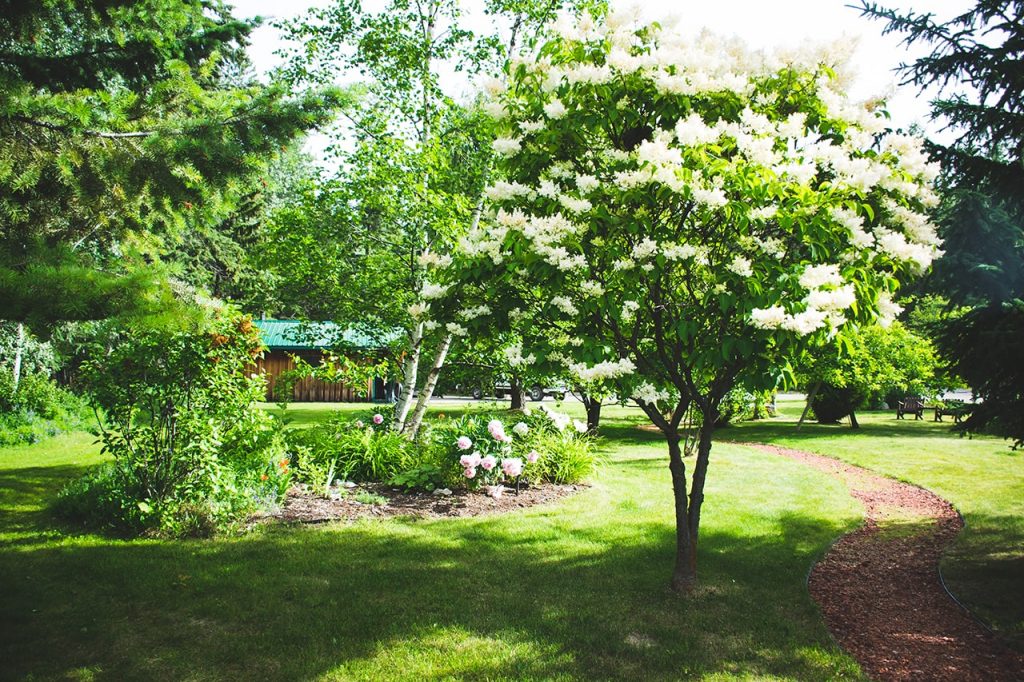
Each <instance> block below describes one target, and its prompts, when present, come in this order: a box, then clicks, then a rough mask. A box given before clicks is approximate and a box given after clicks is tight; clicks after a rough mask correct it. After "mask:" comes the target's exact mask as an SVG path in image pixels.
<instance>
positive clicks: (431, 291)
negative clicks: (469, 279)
mask: <svg viewBox="0 0 1024 682" xmlns="http://www.w3.org/2000/svg"><path fill="white" fill-rule="evenodd" d="M447 291H448V287H447V286H445V285H443V284H434V283H433V282H424V283H423V288H422V289H420V296H421V297H423V299H424V300H427V301H430V300H433V299H435V298H441V297H442V296H444V295H445V293H447Z"/></svg>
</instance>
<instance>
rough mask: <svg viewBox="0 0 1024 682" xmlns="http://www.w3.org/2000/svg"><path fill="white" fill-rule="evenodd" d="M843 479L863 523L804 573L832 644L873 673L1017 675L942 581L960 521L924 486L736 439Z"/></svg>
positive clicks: (882, 676)
mask: <svg viewBox="0 0 1024 682" xmlns="http://www.w3.org/2000/svg"><path fill="white" fill-rule="evenodd" d="M743 445H746V446H749V447H753V448H757V449H759V450H763V451H766V452H771V453H774V454H777V455H781V456H783V457H787V458H789V459H792V460H795V461H798V462H801V463H803V464H806V465H808V466H811V467H814V468H815V469H819V470H821V471H824V472H826V473H829V474H832V475H833V476H836V477H837V478H839V479H840V480H842V481H843V482H844V483H845V484H846V486H847V487H848V488H849V490H850V494H851V495H852V496H853V497H855V498H857V499H858V500H860V501H861V503H862V504H863V505H864V511H865V521H864V525H863V526H862V527H861V528H860V529H858V530H856V531H854V532H852V533H850V534H849V535H845V536H843V537H842V538H840V539H839V540H838V541H837V542H836V543H835V544H834V545H833V546H832V548H831V549H830V550H829V551H828V553H826V555H825V557H824V558H823V559H822V560H821V561H819V562H818V563H817V564H816V565H815V566H814V568H813V569H812V570H811V575H810V580H809V582H808V587H809V589H810V592H811V596H812V597H813V598H814V600H815V601H816V602H818V604H819V606H820V607H821V610H822V613H823V614H824V616H825V621H826V623H827V624H828V627H829V629H830V630H831V631H832V634H833V636H834V637H835V638H836V640H837V641H838V642H839V644H840V645H841V646H842V647H843V649H845V650H846V651H847V652H849V653H850V654H851V655H852V656H853V657H854V658H855V659H857V662H858V663H860V665H861V667H862V668H863V669H864V671H865V672H866V673H867V674H868V675H870V676H871V677H872V678H874V679H877V680H956V681H957V682H967V681H974V680H978V681H981V680H1024V656H1022V655H1021V654H1018V653H1017V652H1014V651H1012V650H1011V649H1009V648H1008V647H1007V646H1005V645H1004V644H1003V643H1001V642H1000V641H999V640H998V639H997V638H996V637H995V636H993V635H992V634H991V633H990V632H989V631H988V630H986V629H985V628H984V627H982V626H981V625H980V624H979V623H978V622H977V621H975V620H973V619H972V618H971V617H970V616H969V615H968V614H967V612H965V611H964V610H963V608H961V607H960V606H959V605H957V604H956V602H954V601H953V600H952V599H951V598H950V597H949V595H948V594H947V593H946V591H945V589H944V588H943V586H942V583H941V581H940V578H939V572H938V562H939V560H940V559H941V558H942V555H943V553H944V552H945V550H946V548H947V547H948V546H949V544H950V543H951V542H952V541H953V540H954V538H955V537H956V535H957V533H959V532H960V529H961V528H963V525H964V524H963V520H962V519H961V518H960V515H959V514H958V513H957V511H956V510H955V509H954V508H953V506H952V505H951V504H950V503H949V502H946V501H945V500H943V499H942V498H940V497H938V496H937V495H935V494H933V493H930V492H928V491H927V490H924V489H922V488H918V487H916V486H912V485H909V484H906V483H901V482H899V481H896V480H893V479H891V478H886V477H884V476H880V475H878V474H875V473H873V472H870V471H868V470H867V469H862V468H860V467H855V466H851V465H849V464H845V463H843V462H840V461H838V460H835V459H832V458H830V457H823V456H820V455H814V454H811V453H807V452H801V451H799V450H791V449H788V448H781V447H776V446H773V445H763V444H757V443H743Z"/></svg>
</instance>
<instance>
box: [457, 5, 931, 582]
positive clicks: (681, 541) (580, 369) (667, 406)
mask: <svg viewBox="0 0 1024 682" xmlns="http://www.w3.org/2000/svg"><path fill="white" fill-rule="evenodd" d="M553 35H554V37H553V38H552V39H551V40H550V41H549V42H547V43H545V44H544V45H543V46H542V47H541V48H540V49H539V50H538V51H537V52H536V54H535V55H534V56H533V57H531V58H529V59H521V60H517V61H513V63H512V64H511V66H510V68H509V73H508V82H507V89H505V90H503V91H501V92H500V93H498V94H497V95H496V96H495V98H494V101H493V102H492V104H491V105H490V106H489V109H490V111H491V112H492V113H493V114H495V115H496V116H497V117H498V118H500V119H501V120H502V121H503V125H504V127H505V131H506V133H505V135H504V136H503V137H501V138H499V139H497V140H496V141H495V143H494V150H495V151H496V152H497V153H498V154H499V155H501V156H503V157H504V162H503V166H502V170H503V171H504V176H503V178H504V179H503V180H501V181H499V182H494V183H493V184H492V185H491V186H490V187H489V188H488V190H487V196H488V199H489V201H490V210H489V212H488V215H486V216H485V219H484V220H483V221H481V224H480V226H479V227H478V228H477V229H476V230H474V231H473V232H472V233H471V234H470V236H469V237H468V238H466V239H464V240H463V242H462V245H461V254H460V256H459V258H460V259H461V261H462V262H460V263H459V265H458V269H459V271H460V275H459V276H460V278H461V279H462V281H463V283H464V286H479V287H483V288H485V289H488V288H489V290H490V291H491V295H490V296H489V301H490V308H491V309H492V310H491V322H490V323H491V324H492V325H495V326H502V325H506V324H508V321H507V319H506V318H507V317H509V316H515V315H518V314H521V311H523V310H534V311H537V312H538V315H539V317H538V319H540V316H543V317H544V318H546V319H547V320H548V321H549V323H550V324H551V325H553V328H554V329H557V330H559V333H558V334H552V338H560V337H563V336H565V335H568V336H569V337H570V339H571V343H561V344H557V345H556V344H546V345H545V344H541V345H538V346H537V347H536V348H530V349H528V350H529V353H530V354H534V355H535V356H536V357H537V359H538V361H540V362H547V361H551V360H555V361H558V362H560V363H562V364H563V365H564V366H565V367H567V368H568V369H571V371H572V372H574V373H575V374H576V375H579V376H586V377H588V378H589V379H590V380H592V381H598V380H599V381H603V382H612V383H614V384H616V385H617V386H618V387H619V390H620V391H621V392H623V393H624V394H626V395H631V396H632V397H633V398H634V399H635V400H636V401H637V402H638V403H639V405H640V407H641V408H642V409H643V410H644V412H645V413H646V414H647V415H648V417H649V418H650V419H651V421H652V422H653V423H654V424H655V425H656V426H657V427H658V428H659V429H660V430H661V432H662V433H663V434H664V436H665V439H666V441H667V443H668V450H669V468H670V470H671V476H672V486H673V491H674V496H675V520H676V526H677V557H676V565H675V571H674V574H673V578H672V585H673V587H674V588H676V589H677V590H684V591H685V590H688V589H690V588H691V587H692V586H693V585H694V583H695V580H696V565H697V559H696V558H697V542H698V535H699V526H700V515H701V508H702V504H703V502H704V483H705V477H706V475H707V469H708V460H709V455H710V451H711V437H712V428H713V425H714V423H715V417H716V415H717V411H718V405H719V402H720V401H721V400H722V397H723V396H724V395H725V393H726V392H727V391H728V390H729V389H730V388H731V387H732V386H733V385H734V384H735V383H736V382H737V381H738V380H744V381H746V382H748V383H753V384H762V385H765V386H774V385H775V384H776V381H777V379H778V371H777V369H776V368H778V367H780V366H785V362H786V359H787V358H790V357H793V356H794V355H796V354H797V353H799V352H801V351H802V350H805V349H806V348H808V347H810V346H813V345H815V344H820V343H823V342H825V341H827V340H828V339H829V338H830V337H832V336H833V335H834V334H835V333H836V332H837V330H839V329H840V328H842V327H844V326H846V325H856V324H861V323H867V322H870V321H872V320H874V319H875V318H889V317H892V316H894V315H895V314H896V313H898V308H897V307H896V306H895V305H894V304H893V303H892V296H893V295H894V294H895V292H896V290H897V288H898V286H899V282H900V281H901V280H902V279H904V278H906V277H909V276H912V275H914V274H916V273H920V272H922V271H923V270H925V269H926V268H928V267H929V264H930V263H931V261H932V259H933V258H934V257H936V256H937V254H939V250H938V248H939V246H940V244H939V240H938V239H937V238H936V236H935V232H934V229H933V227H932V226H931V225H930V223H929V222H928V220H927V219H926V217H925V214H924V212H925V210H926V209H927V207H928V206H930V205H932V204H933V203H934V202H935V196H934V195H933V193H932V192H931V190H930V189H929V188H928V185H929V183H930V181H931V180H932V178H934V175H935V173H936V169H935V168H933V167H932V166H930V165H929V164H928V163H927V159H926V157H925V156H924V154H923V153H922V151H921V147H920V142H919V140H917V139H915V138H912V137H908V136H905V135H901V134H897V133H893V132H890V131H887V130H886V118H885V116H884V114H883V112H881V111H879V110H873V109H872V107H871V106H870V105H861V104H855V103H852V102H850V101H849V100H848V99H847V98H846V97H845V96H844V95H843V94H842V91H841V87H840V79H839V78H837V76H836V67H837V66H838V65H839V64H838V63H837V61H836V60H834V59H831V58H830V57H829V56H828V55H827V54H824V53H823V54H819V55H800V54H792V55H767V54H762V53H752V52H749V51H747V50H745V49H744V48H743V47H742V46H741V45H738V44H736V43H734V42H730V41H728V40H723V39H721V38H718V37H715V36H712V35H707V34H702V35H700V36H698V37H696V38H693V39H687V38H684V37H681V36H680V35H677V34H675V33H673V32H671V31H668V30H665V29H663V28H662V27H661V26H659V25H656V24H652V25H642V24H640V23H639V22H638V19H637V17H636V16H635V15H633V14H631V13H629V12H617V13H612V14H610V15H609V16H608V17H607V19H606V20H605V21H603V22H602V23H600V24H599V23H597V22H595V21H594V20H592V19H590V18H589V17H584V18H583V19H582V20H580V21H573V20H565V21H562V22H559V23H558V24H557V25H556V26H555V31H554V34H553ZM524 352H526V351H524ZM691 407H692V408H694V409H696V410H699V412H700V413H701V414H702V416H703V420H702V424H703V425H702V426H701V428H700V433H699V439H698V443H699V445H698V448H697V455H696V461H694V462H692V475H691V476H690V477H689V478H690V480H689V481H688V476H687V466H686V462H684V459H683V453H682V449H681V447H680V441H681V434H680V433H679V429H680V425H681V424H682V423H683V420H684V415H685V414H686V413H687V410H689V409H691Z"/></svg>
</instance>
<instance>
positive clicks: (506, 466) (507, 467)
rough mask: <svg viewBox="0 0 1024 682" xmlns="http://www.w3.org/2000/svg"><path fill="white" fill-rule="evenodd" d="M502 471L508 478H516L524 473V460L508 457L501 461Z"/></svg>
mask: <svg viewBox="0 0 1024 682" xmlns="http://www.w3.org/2000/svg"><path fill="white" fill-rule="evenodd" d="M501 470H502V471H504V472H505V475H506V476H511V477H512V478H515V477H516V476H518V475H519V474H521V473H523V460H521V459H519V458H518V457H506V458H505V459H503V460H501Z"/></svg>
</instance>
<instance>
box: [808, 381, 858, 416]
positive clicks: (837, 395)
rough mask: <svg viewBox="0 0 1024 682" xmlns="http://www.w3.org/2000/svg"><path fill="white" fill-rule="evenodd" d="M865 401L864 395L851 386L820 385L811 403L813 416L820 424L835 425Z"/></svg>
mask: <svg viewBox="0 0 1024 682" xmlns="http://www.w3.org/2000/svg"><path fill="white" fill-rule="evenodd" d="M865 400H866V396H865V394H864V393H863V392H862V391H860V390H858V389H857V388H855V387H852V386H842V387H840V386H832V385H829V384H822V385H821V386H820V387H819V388H818V392H817V393H815V394H814V400H812V401H811V409H812V410H814V416H815V417H816V418H817V420H818V422H820V423H822V424H837V423H838V422H839V420H840V419H842V418H843V417H845V416H846V415H848V414H850V413H851V412H853V411H854V410H856V409H857V408H858V407H860V406H861V405H862V404H864V401H865Z"/></svg>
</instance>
